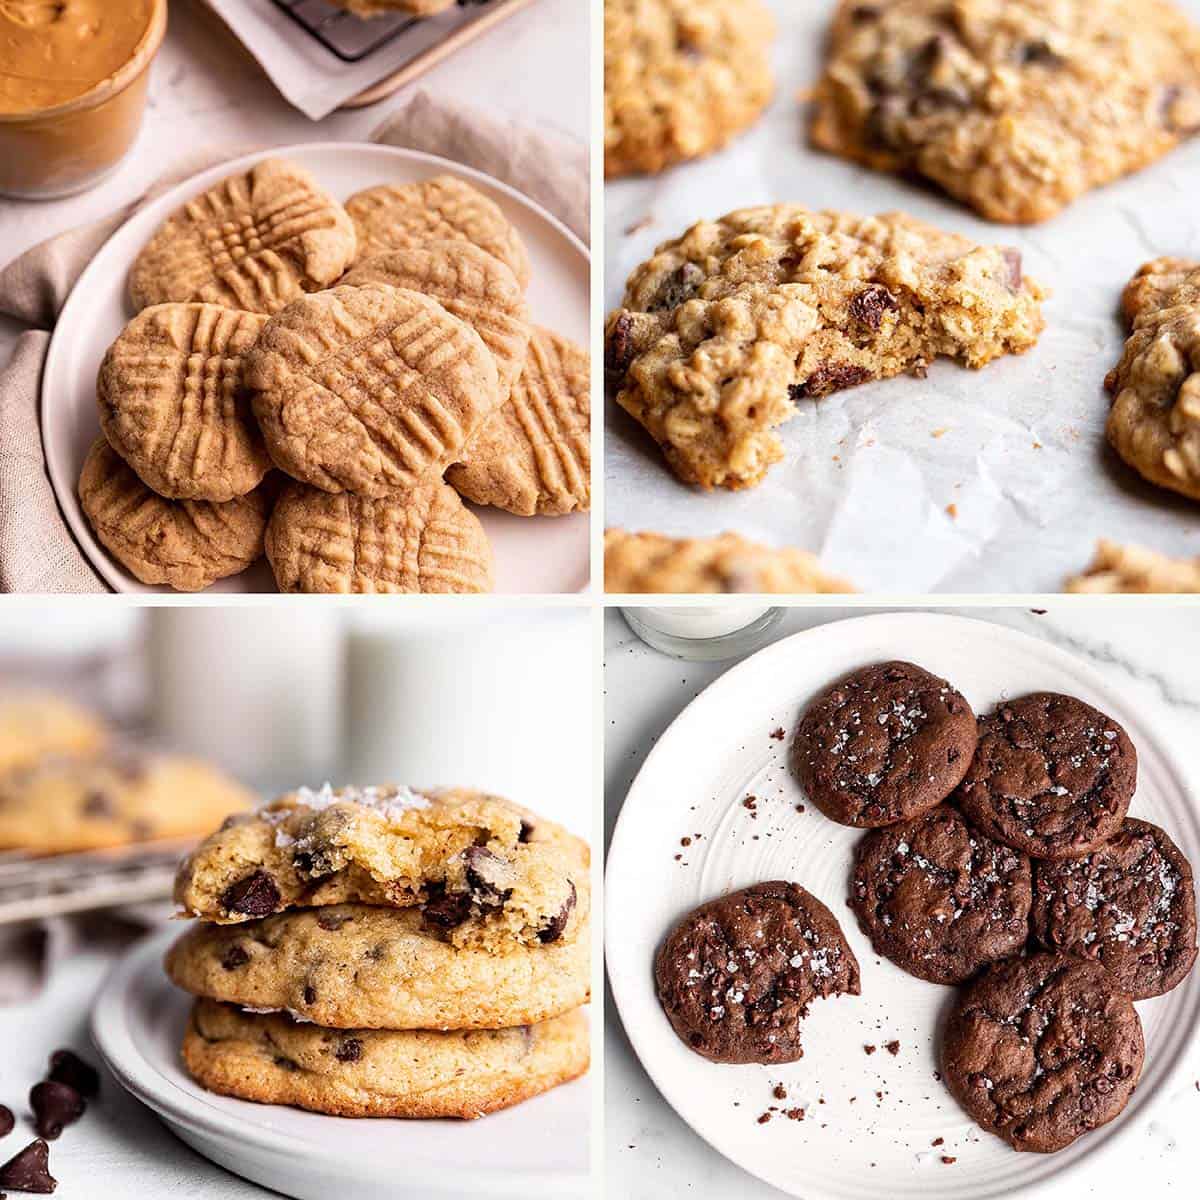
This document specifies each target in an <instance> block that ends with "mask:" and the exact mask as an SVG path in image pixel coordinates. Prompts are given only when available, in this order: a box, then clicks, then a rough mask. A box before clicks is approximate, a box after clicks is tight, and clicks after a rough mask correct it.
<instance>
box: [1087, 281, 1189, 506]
mask: <svg viewBox="0 0 1200 1200" xmlns="http://www.w3.org/2000/svg"><path fill="white" fill-rule="evenodd" d="M1123 306H1124V310H1125V315H1126V316H1127V317H1128V318H1129V321H1130V324H1131V326H1132V332H1131V333H1130V336H1129V340H1128V341H1127V342H1126V343H1125V352H1124V354H1123V355H1122V357H1121V361H1120V362H1119V363H1118V364H1117V366H1116V367H1115V368H1114V369H1113V370H1112V371H1111V372H1109V375H1108V378H1107V379H1106V380H1105V385H1106V386H1107V388H1108V390H1109V391H1110V392H1111V393H1112V395H1113V405H1112V409H1111V411H1110V412H1109V414H1108V440H1109V442H1110V443H1111V444H1112V447H1113V449H1114V450H1116V452H1117V453H1118V454H1119V455H1120V456H1121V457H1122V458H1123V459H1124V460H1125V461H1126V462H1127V463H1128V464H1129V465H1130V466H1131V467H1133V469H1134V470H1135V471H1138V472H1139V473H1140V474H1141V475H1142V476H1143V477H1144V478H1146V479H1148V480H1149V481H1150V482H1151V483H1156V484H1158V486H1159V487H1164V488H1170V489H1171V490H1172V491H1175V492H1179V493H1180V494H1181V495H1184V496H1188V497H1190V498H1191V499H1193V500H1200V262H1193V261H1190V260H1187V259H1177V258H1160V259H1156V260H1155V261H1153V262H1149V263H1146V264H1145V266H1143V267H1142V268H1141V270H1140V271H1138V273H1137V274H1136V275H1135V276H1134V277H1133V279H1132V280H1131V282H1130V284H1129V286H1128V287H1127V288H1126V289H1125V296H1124V305H1123Z"/></svg>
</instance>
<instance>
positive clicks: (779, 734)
mask: <svg viewBox="0 0 1200 1200" xmlns="http://www.w3.org/2000/svg"><path fill="white" fill-rule="evenodd" d="M771 736H772V737H773V738H774V739H775V740H776V741H777V742H782V741H783V739H784V738H785V737H787V734H786V733H785V732H784V731H783V726H782V725H780V726H779V728H778V729H772V730H771Z"/></svg>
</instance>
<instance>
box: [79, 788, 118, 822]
mask: <svg viewBox="0 0 1200 1200" xmlns="http://www.w3.org/2000/svg"><path fill="white" fill-rule="evenodd" d="M82 812H83V815H84V816H85V817H94V818H96V819H97V820H100V819H103V818H105V817H115V816H116V815H117V813H116V809H115V808H113V802H112V797H111V796H110V795H109V794H108V793H107V792H102V791H99V790H97V791H93V792H88V793H87V795H86V796H84V798H83V805H82Z"/></svg>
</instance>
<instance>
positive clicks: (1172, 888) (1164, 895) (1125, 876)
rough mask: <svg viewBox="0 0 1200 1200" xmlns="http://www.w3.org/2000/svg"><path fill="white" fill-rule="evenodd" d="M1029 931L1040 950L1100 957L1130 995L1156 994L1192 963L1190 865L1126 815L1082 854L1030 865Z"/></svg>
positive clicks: (1152, 828)
mask: <svg viewBox="0 0 1200 1200" xmlns="http://www.w3.org/2000/svg"><path fill="white" fill-rule="evenodd" d="M1033 929H1034V932H1035V933H1036V934H1037V937H1038V940H1039V941H1040V942H1041V943H1042V944H1043V945H1044V946H1046V947H1047V949H1050V950H1062V951H1064V952H1066V953H1068V954H1077V955H1080V956H1082V957H1084V958H1090V959H1095V960H1096V961H1097V962H1099V963H1102V964H1103V965H1104V966H1105V967H1107V968H1108V971H1109V973H1110V974H1111V975H1112V976H1113V978H1114V979H1115V980H1116V981H1117V982H1118V983H1119V984H1120V986H1121V987H1122V988H1123V989H1124V990H1125V991H1127V992H1129V993H1130V995H1132V996H1133V998H1134V999H1135V1000H1145V999H1147V998H1149V997H1150V996H1160V995H1162V993H1163V992H1168V991H1170V990H1171V988H1173V987H1174V986H1175V985H1176V984H1178V983H1179V982H1180V981H1181V980H1182V979H1183V978H1184V976H1185V975H1187V973H1188V972H1189V971H1190V970H1191V969H1192V964H1193V963H1194V962H1195V961H1196V895H1195V891H1194V888H1193V885H1192V868H1191V866H1190V864H1189V863H1188V861H1187V859H1186V858H1184V857H1183V855H1182V854H1181V853H1180V851H1179V847H1178V846H1176V845H1175V843H1174V842H1173V841H1172V840H1171V839H1170V838H1169V837H1168V836H1167V835H1166V833H1165V832H1164V831H1163V830H1161V829H1159V827H1158V826H1157V825H1151V824H1150V823H1149V822H1148V821H1137V820H1134V819H1132V818H1130V819H1129V820H1127V821H1126V822H1125V824H1124V825H1123V826H1122V827H1121V830H1120V832H1119V833H1118V834H1117V835H1116V836H1115V837H1113V838H1112V839H1111V840H1109V841H1107V842H1105V843H1104V845H1103V846H1100V847H1099V848H1098V849H1096V850H1093V851H1092V853H1091V854H1088V855H1086V856H1085V857H1083V858H1074V859H1064V860H1063V861H1061V862H1043V863H1038V865H1037V870H1036V874H1035V882H1034V898H1033Z"/></svg>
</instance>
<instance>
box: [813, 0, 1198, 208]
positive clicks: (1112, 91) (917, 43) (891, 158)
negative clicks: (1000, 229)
mask: <svg viewBox="0 0 1200 1200" xmlns="http://www.w3.org/2000/svg"><path fill="white" fill-rule="evenodd" d="M1198 131H1200V30H1198V29H1197V27H1196V26H1195V25H1194V24H1193V23H1192V22H1191V21H1190V20H1188V19H1187V18H1186V17H1185V16H1184V14H1183V13H1182V12H1181V11H1180V10H1179V8H1178V7H1177V6H1176V5H1175V4H1173V3H1170V2H1169V0H1139V2H1138V3H1137V4H1129V3H1126V2H1125V0H1053V2H1052V3H1047V2H1046V0H875V2H870V3H864V2H862V0H842V3H841V4H840V6H839V8H838V10H837V14H836V16H835V18H834V22H833V32H832V38H831V44H830V51H829V56H828V62H827V66H826V69H825V72H824V75H823V77H822V79H821V81H820V83H819V85H818V87H817V91H816V103H815V108H814V115H813V121H812V140H813V142H814V143H815V144H816V145H817V146H819V147H821V148H822V149H825V150H830V151H832V152H833V153H835V154H840V155H842V156H843V157H846V158H850V159H853V160H855V161H857V162H861V163H864V164H866V165H867V166H870V167H873V168H876V169H878V170H885V171H906V172H910V173H914V174H917V175H921V176H924V177H925V178H927V179H929V180H931V181H933V182H934V183H936V184H937V185H938V186H940V187H942V188H944V189H945V190H946V191H947V192H949V193H950V194H951V195H952V196H954V197H956V198H957V199H959V200H961V201H963V202H964V203H966V204H969V205H970V206H972V207H973V208H975V209H976V210H977V211H978V212H979V213H981V214H982V215H983V216H984V217H986V218H988V219H990V220H993V221H1005V222H1022V223H1023V222H1034V221H1044V220H1047V219H1048V218H1050V217H1052V216H1054V215H1055V214H1056V213H1057V212H1059V211H1060V210H1061V209H1062V208H1063V207H1065V206H1066V205H1067V204H1069V203H1070V202H1071V201H1072V200H1074V199H1076V198H1077V197H1078V196H1080V195H1081V194H1082V193H1084V192H1086V191H1088V190H1089V189H1091V188H1094V187H1097V186H1099V185H1101V184H1105V183H1108V182H1110V181H1112V180H1114V179H1117V178H1119V177H1120V176H1122V175H1126V174H1129V173H1130V172H1132V171H1137V170H1139V169H1141V168H1142V167H1144V166H1146V165H1148V164H1149V163H1151V162H1153V161H1154V160H1155V159H1157V158H1160V157H1161V156H1162V155H1164V154H1166V153H1167V152H1168V151H1169V150H1171V149H1173V148H1174V147H1175V146H1176V145H1178V144H1179V142H1180V141H1182V140H1183V139H1184V138H1187V137H1190V136H1192V135H1193V134H1195V133H1197V132H1198Z"/></svg>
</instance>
